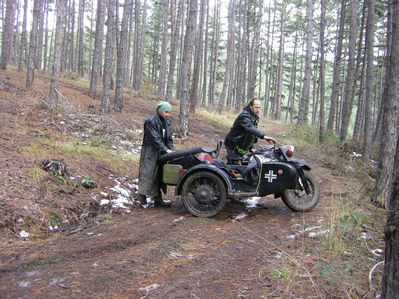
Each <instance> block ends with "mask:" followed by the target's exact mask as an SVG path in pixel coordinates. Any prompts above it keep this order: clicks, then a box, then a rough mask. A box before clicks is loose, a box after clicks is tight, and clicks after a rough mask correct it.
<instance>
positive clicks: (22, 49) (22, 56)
mask: <svg viewBox="0 0 399 299" xmlns="http://www.w3.org/2000/svg"><path fill="white" fill-rule="evenodd" d="M27 22H28V0H25V1H24V16H23V21H22V32H21V42H20V44H19V61H18V71H22V69H23V67H24V66H26V64H27V57H28V55H27V54H28V51H27V30H26V26H27Z"/></svg>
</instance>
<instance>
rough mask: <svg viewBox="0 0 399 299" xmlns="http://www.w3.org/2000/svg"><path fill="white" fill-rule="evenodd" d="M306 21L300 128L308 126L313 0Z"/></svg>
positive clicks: (299, 114) (307, 10)
mask: <svg viewBox="0 0 399 299" xmlns="http://www.w3.org/2000/svg"><path fill="white" fill-rule="evenodd" d="M306 20H307V26H306V57H305V77H304V79H303V86H302V96H301V100H300V103H299V112H298V122H297V125H299V126H302V125H304V124H306V123H307V118H308V105H309V91H310V82H311V76H312V38H313V0H307V5H306Z"/></svg>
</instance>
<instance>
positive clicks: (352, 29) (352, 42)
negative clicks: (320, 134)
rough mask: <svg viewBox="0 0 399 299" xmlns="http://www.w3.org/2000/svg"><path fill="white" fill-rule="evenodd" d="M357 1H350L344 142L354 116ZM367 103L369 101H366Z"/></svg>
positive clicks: (343, 123)
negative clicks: (352, 115)
mask: <svg viewBox="0 0 399 299" xmlns="http://www.w3.org/2000/svg"><path fill="white" fill-rule="evenodd" d="M356 33H357V24H356V0H349V42H348V43H349V50H348V64H347V72H346V79H345V95H344V97H343V101H342V121H341V131H340V139H341V141H344V140H345V139H346V136H347V134H348V127H349V121H350V118H351V114H352V104H353V92H354V90H353V87H354V80H355V78H354V77H355V76H354V75H355V74H354V67H355V53H356ZM366 101H367V99H366Z"/></svg>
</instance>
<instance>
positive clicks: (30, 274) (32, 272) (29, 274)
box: [26, 271, 39, 277]
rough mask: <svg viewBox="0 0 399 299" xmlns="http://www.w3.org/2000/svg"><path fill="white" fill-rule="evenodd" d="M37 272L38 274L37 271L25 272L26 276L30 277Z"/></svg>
mask: <svg viewBox="0 0 399 299" xmlns="http://www.w3.org/2000/svg"><path fill="white" fill-rule="evenodd" d="M37 274H39V272H38V271H30V272H28V273H26V276H28V277H32V276H35V275H37Z"/></svg>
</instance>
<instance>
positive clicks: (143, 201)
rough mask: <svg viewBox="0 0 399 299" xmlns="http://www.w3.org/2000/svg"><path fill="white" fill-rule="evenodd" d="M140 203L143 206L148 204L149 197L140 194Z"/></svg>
mask: <svg viewBox="0 0 399 299" xmlns="http://www.w3.org/2000/svg"><path fill="white" fill-rule="evenodd" d="M139 201H140V204H141V205H146V204H147V196H146V195H144V194H139Z"/></svg>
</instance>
